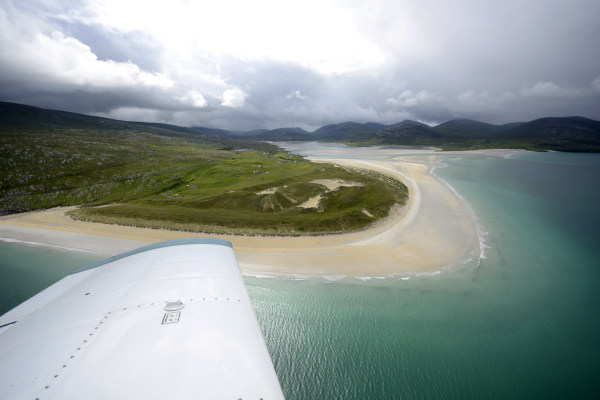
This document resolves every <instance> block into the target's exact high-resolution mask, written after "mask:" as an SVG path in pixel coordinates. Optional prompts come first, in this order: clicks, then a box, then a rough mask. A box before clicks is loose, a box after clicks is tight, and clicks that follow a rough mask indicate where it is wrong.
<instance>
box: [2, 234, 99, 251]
mask: <svg viewBox="0 0 600 400" xmlns="http://www.w3.org/2000/svg"><path fill="white" fill-rule="evenodd" d="M0 242H5V243H17V244H24V245H28V246H38V247H52V248H54V249H60V250H66V251H75V252H80V253H89V254H98V253H97V252H95V251H90V250H83V249H76V248H74V247H66V246H57V245H54V244H48V243H40V242H30V241H27V240H19V239H13V238H6V237H0Z"/></svg>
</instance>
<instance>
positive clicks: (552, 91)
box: [521, 81, 584, 99]
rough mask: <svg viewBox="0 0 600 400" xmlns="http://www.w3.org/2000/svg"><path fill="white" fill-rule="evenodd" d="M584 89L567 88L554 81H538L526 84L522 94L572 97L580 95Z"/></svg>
mask: <svg viewBox="0 0 600 400" xmlns="http://www.w3.org/2000/svg"><path fill="white" fill-rule="evenodd" d="M583 93H584V90H583V89H573V88H566V87H562V86H559V85H557V84H556V83H554V82H542V81H540V82H538V83H536V84H534V85H524V86H523V88H522V89H521V94H522V95H523V96H525V97H538V98H544V99H570V98H574V97H579V96H580V95H582V94H583Z"/></svg>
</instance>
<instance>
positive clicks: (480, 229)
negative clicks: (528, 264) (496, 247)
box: [429, 159, 490, 267]
mask: <svg viewBox="0 0 600 400" xmlns="http://www.w3.org/2000/svg"><path fill="white" fill-rule="evenodd" d="M437 162H438V165H437V166H433V167H431V168H430V169H429V173H430V174H431V175H432V176H434V177H435V178H436V179H438V180H439V181H440V182H442V183H443V184H444V185H446V187H447V188H448V189H450V191H452V193H454V195H455V196H456V197H458V199H459V200H460V201H461V202H462V203H463V204H464V205H465V207H466V208H467V211H468V212H469V216H470V217H471V220H472V221H473V225H474V226H475V231H476V232H477V240H478V241H479V259H478V260H477V267H479V266H480V265H481V260H485V259H486V258H487V256H486V254H485V251H486V249H489V248H490V246H488V245H487V240H486V238H487V237H488V235H489V232H488V231H487V230H486V229H485V226H483V224H482V223H481V221H480V219H479V217H477V214H476V213H475V210H474V209H473V206H472V205H471V203H469V201H468V200H466V199H465V198H464V197H463V196H461V195H460V193H458V191H457V190H456V189H455V188H454V187H453V186H452V185H451V184H450V183H448V182H447V181H446V180H444V179H443V178H442V177H440V176H439V175H438V174H436V173H435V170H436V169H437V168H438V167H439V168H446V167H447V166H448V164H445V163H443V162H441V160H439V159H438V161H437Z"/></svg>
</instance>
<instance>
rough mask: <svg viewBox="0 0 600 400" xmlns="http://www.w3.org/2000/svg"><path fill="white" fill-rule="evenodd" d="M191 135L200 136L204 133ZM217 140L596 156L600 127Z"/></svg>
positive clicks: (286, 134)
mask: <svg viewBox="0 0 600 400" xmlns="http://www.w3.org/2000/svg"><path fill="white" fill-rule="evenodd" d="M195 129H198V130H199V131H203V128H195ZM219 134H220V135H223V136H227V137H238V138H245V139H251V140H263V141H313V140H317V141H327V142H344V143H348V144H353V145H403V146H433V147H438V148H441V149H444V150H458V149H486V148H487V149H489V148H515V149H527V150H536V151H540V150H557V151H575V152H600V121H595V120H591V119H587V118H583V117H560V118H559V117H550V118H540V119H536V120H534V121H530V122H513V123H509V124H504V125H492V124H487V123H484V122H479V121H473V120H468V119H455V120H451V121H448V122H444V123H443V124H440V125H437V126H434V127H431V126H428V125H425V124H422V123H420V122H415V121H402V122H399V123H397V124H391V125H383V124H378V123H372V122H371V123H366V124H361V123H357V122H343V123H340V124H332V125H325V126H323V127H321V128H319V129H317V130H315V131H314V132H307V131H305V130H303V129H301V128H279V129H274V130H259V131H250V132H243V133H240V132H226V131H222V132H220V133H219Z"/></svg>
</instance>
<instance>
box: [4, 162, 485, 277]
mask: <svg viewBox="0 0 600 400" xmlns="http://www.w3.org/2000/svg"><path fill="white" fill-rule="evenodd" d="M435 158H436V156H435V155H421V156H410V157H406V156H404V157H402V158H401V159H400V158H397V159H391V160H386V161H359V160H335V159H332V160H328V161H329V162H333V163H336V164H339V165H344V166H349V167H359V168H368V169H372V170H376V171H379V172H382V173H385V174H388V175H391V176H394V177H396V178H398V179H400V180H401V181H402V182H404V184H406V186H408V188H409V201H408V203H407V204H406V205H405V206H404V207H402V208H400V207H398V208H396V209H395V210H393V212H392V213H391V215H390V217H388V218H387V219H385V220H383V221H381V222H379V223H377V224H375V225H374V226H373V227H371V228H369V229H367V230H364V231H360V232H354V233H348V234H339V235H326V236H304V237H270V236H229V235H206V234H197V233H190V232H180V231H168V230H159V229H147V228H134V227H128V226H119V225H108V224H99V223H91V222H83V221H76V220H73V219H71V218H69V217H68V216H66V215H65V212H67V211H69V210H71V209H72V207H61V208H53V209H50V210H45V211H35V212H28V213H23V214H16V215H8V216H3V217H0V237H2V238H11V239H16V240H21V241H28V242H34V243H44V244H48V245H53V246H60V247H67V248H72V249H78V250H84V251H90V252H95V253H98V254H99V255H101V256H106V257H109V256H112V255H115V254H118V253H120V252H124V251H127V250H131V249H134V248H137V247H141V246H144V245H147V244H149V243H154V242H159V241H163V240H169V239H176V238H185V237H206V236H211V237H220V238H223V239H226V240H229V241H231V242H232V244H233V246H234V249H235V253H236V256H237V258H238V262H239V264H240V267H241V268H242V270H243V271H244V272H247V273H259V274H294V275H296V274H297V275H324V276H330V275H333V276H339V275H350V276H382V275H391V274H398V275H413V274H421V273H431V272H434V271H438V270H440V269H441V268H443V267H446V266H450V265H458V264H460V263H462V262H464V261H466V260H469V259H471V258H473V257H478V256H479V254H480V248H479V246H480V243H479V238H478V235H477V229H476V226H475V224H474V221H473V216H472V215H471V214H470V212H469V209H468V207H467V206H466V205H465V204H464V202H463V201H462V200H461V199H460V198H458V196H457V195H456V194H455V193H454V192H453V191H452V190H451V189H450V188H449V187H448V186H447V185H445V184H444V182H442V181H440V180H439V179H437V178H436V177H434V176H432V175H431V174H430V172H429V171H430V168H431V166H432V165H434V163H435Z"/></svg>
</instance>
